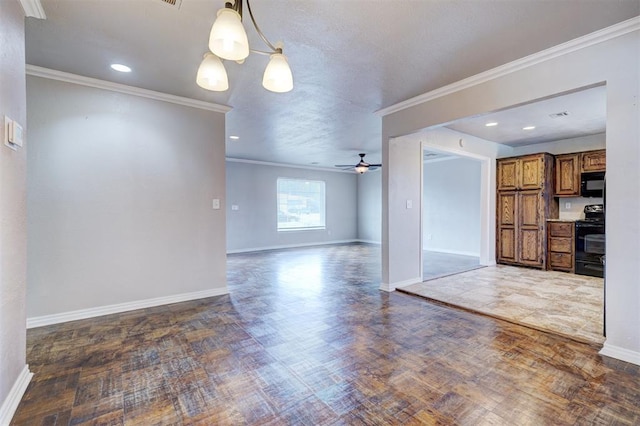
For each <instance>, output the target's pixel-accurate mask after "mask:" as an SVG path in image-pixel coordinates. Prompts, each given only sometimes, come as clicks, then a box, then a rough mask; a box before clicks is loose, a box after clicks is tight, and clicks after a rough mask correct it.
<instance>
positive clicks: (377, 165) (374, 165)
mask: <svg viewBox="0 0 640 426" xmlns="http://www.w3.org/2000/svg"><path fill="white" fill-rule="evenodd" d="M369 167H382V164H369Z"/></svg>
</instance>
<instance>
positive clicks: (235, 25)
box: [196, 0, 293, 93]
mask: <svg viewBox="0 0 640 426" xmlns="http://www.w3.org/2000/svg"><path fill="white" fill-rule="evenodd" d="M247 9H248V10H249V16H250V17H251V22H252V23H253V26H254V28H255V29H256V32H257V33H258V35H259V36H260V38H262V40H263V41H264V43H265V44H266V45H267V47H268V48H269V49H270V51H267V52H265V51H261V50H255V49H250V48H249V40H248V39H247V32H246V31H245V29H244V26H243V25H242V0H235V1H234V2H233V3H231V2H227V3H226V4H225V6H224V8H222V9H220V10H218V16H217V18H216V20H215V22H214V23H213V26H212V27H211V34H210V35H209V50H210V52H207V53H205V54H204V59H203V60H202V63H200V67H199V68H198V74H197V76H196V83H197V84H198V86H200V87H202V88H203V89H207V90H213V91H216V92H222V91H225V90H227V89H228V88H229V79H228V77H227V70H226V69H225V68H224V65H223V63H222V59H226V60H229V61H236V62H238V63H239V64H242V63H243V62H244V60H245V59H246V58H247V56H249V53H250V52H253V53H258V54H262V55H269V56H270V59H269V63H268V64H267V68H265V70H264V75H263V76H262V86H263V87H264V88H265V89H267V90H270V91H272V92H276V93H284V92H288V91H290V90H291V89H293V75H292V74H291V68H289V63H288V62H287V57H286V56H285V55H284V54H283V53H282V47H283V46H282V44H276V45H275V46H274V45H273V44H271V42H269V40H267V38H266V37H265V35H264V34H263V33H262V31H261V30H260V28H259V27H258V24H257V23H256V20H255V18H254V17H253V12H252V11H251V3H250V2H249V0H247Z"/></svg>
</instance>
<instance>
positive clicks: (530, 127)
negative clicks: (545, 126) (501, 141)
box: [522, 126, 536, 130]
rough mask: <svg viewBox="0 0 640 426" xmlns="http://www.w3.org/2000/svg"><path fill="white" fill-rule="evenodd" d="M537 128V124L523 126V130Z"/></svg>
mask: <svg viewBox="0 0 640 426" xmlns="http://www.w3.org/2000/svg"><path fill="white" fill-rule="evenodd" d="M535 128H536V126H527V127H523V128H522V130H533V129H535Z"/></svg>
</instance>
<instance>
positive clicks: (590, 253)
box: [575, 204, 606, 278]
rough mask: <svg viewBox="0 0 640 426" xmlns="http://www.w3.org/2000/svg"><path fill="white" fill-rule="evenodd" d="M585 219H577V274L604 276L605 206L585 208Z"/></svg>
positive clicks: (595, 205)
mask: <svg viewBox="0 0 640 426" xmlns="http://www.w3.org/2000/svg"><path fill="white" fill-rule="evenodd" d="M584 214H585V219H584V220H578V221H576V263H575V271H576V274H580V275H590V276H592V277H602V278H604V263H605V245H606V244H605V234H604V206H603V205H602V204H592V205H588V206H585V208H584Z"/></svg>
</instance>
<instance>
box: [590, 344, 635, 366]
mask: <svg viewBox="0 0 640 426" xmlns="http://www.w3.org/2000/svg"><path fill="white" fill-rule="evenodd" d="M599 353H600V355H604V356H608V357H611V358H615V359H619V360H621V361H625V362H630V363H631V364H635V365H640V352H635V351H631V350H629V349H625V348H620V347H618V346H613V345H610V344H608V343H606V342H605V344H604V346H602V349H601V350H600V352H599Z"/></svg>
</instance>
